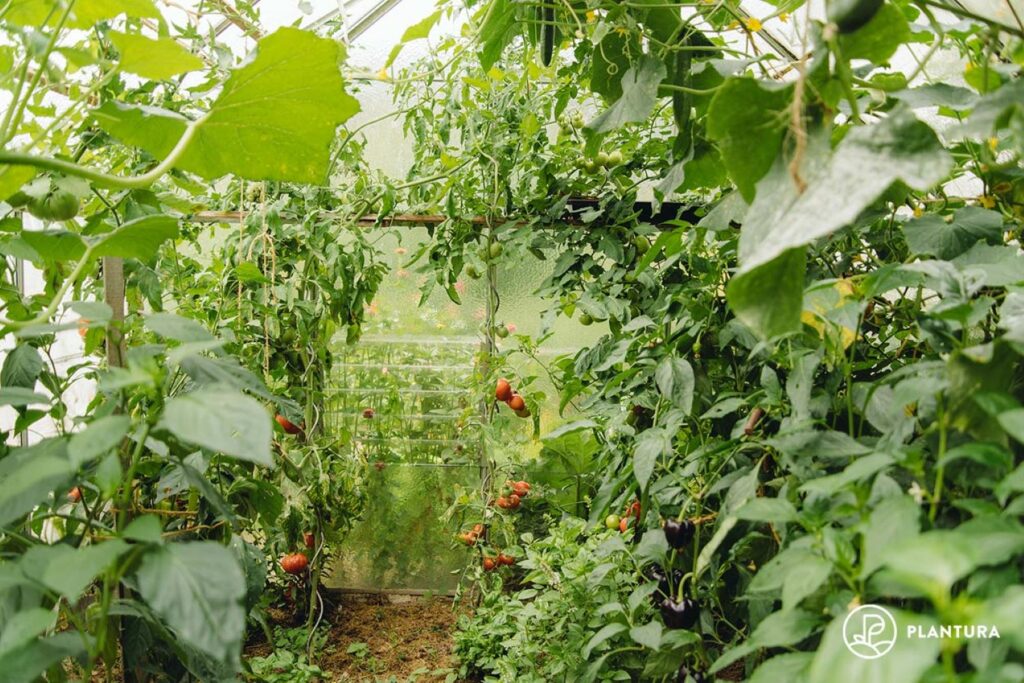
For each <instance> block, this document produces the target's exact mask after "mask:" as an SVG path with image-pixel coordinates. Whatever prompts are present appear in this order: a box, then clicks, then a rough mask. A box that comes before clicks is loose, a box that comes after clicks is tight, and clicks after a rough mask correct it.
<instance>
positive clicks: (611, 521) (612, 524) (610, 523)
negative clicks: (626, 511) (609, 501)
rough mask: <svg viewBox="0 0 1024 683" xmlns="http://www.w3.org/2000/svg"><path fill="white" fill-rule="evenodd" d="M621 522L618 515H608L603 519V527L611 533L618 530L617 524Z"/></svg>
mask: <svg viewBox="0 0 1024 683" xmlns="http://www.w3.org/2000/svg"><path fill="white" fill-rule="evenodd" d="M621 521H622V518H621V517H619V516H618V515H608V516H607V517H605V518H604V526H605V528H606V529H611V530H612V531H618V530H619V523H620V522H621Z"/></svg>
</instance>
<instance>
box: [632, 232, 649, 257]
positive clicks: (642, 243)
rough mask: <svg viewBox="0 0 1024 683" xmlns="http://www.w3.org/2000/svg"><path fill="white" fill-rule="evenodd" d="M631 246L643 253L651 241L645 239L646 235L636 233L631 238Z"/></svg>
mask: <svg viewBox="0 0 1024 683" xmlns="http://www.w3.org/2000/svg"><path fill="white" fill-rule="evenodd" d="M633 246H634V247H636V250H637V251H639V252H641V253H643V252H646V251H647V250H648V249H650V248H651V241H650V240H649V239H647V236H646V235H637V236H636V237H634V238H633Z"/></svg>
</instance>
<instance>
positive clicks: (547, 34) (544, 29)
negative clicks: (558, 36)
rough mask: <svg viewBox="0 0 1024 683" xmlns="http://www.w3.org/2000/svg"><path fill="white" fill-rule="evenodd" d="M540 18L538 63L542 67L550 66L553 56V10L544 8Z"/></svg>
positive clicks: (552, 8)
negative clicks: (540, 63)
mask: <svg viewBox="0 0 1024 683" xmlns="http://www.w3.org/2000/svg"><path fill="white" fill-rule="evenodd" d="M541 16H542V20H541V26H540V29H541V46H540V61H541V62H542V63H543V64H544V66H551V60H552V58H553V57H554V56H555V8H554V7H544V8H543V10H542V14H541Z"/></svg>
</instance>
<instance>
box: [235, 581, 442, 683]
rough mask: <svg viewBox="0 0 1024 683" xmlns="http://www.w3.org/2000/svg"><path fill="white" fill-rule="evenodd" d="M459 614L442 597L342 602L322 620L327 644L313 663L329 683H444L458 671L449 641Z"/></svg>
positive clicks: (256, 648) (253, 652)
mask: <svg viewBox="0 0 1024 683" xmlns="http://www.w3.org/2000/svg"><path fill="white" fill-rule="evenodd" d="M459 609H460V608H458V607H455V608H453V606H452V601H451V599H450V598H443V597H423V598H419V597H416V598H409V599H407V601H403V602H390V601H388V600H387V599H386V598H363V599H351V598H348V597H346V598H345V599H344V600H343V602H342V603H341V604H338V605H336V606H335V607H334V609H333V610H332V612H331V613H330V614H329V615H328V616H327V617H325V620H326V622H327V624H326V626H327V629H326V630H327V638H326V642H325V645H324V647H323V649H322V650H321V652H320V654H319V657H318V658H317V661H316V662H314V663H315V664H316V665H317V666H319V667H320V668H321V669H323V671H324V672H325V673H326V674H327V679H326V680H327V681H331V682H332V683H333V682H335V681H338V682H341V681H344V682H352V683H356V682H358V683H386V682H390V681H397V682H399V683H406V682H407V681H415V682H416V683H430V682H433V681H444V680H445V678H446V677H447V676H448V674H450V673H452V671H453V670H454V669H455V666H456V665H455V662H454V661H453V659H452V638H451V635H452V632H453V631H454V629H455V621H456V619H457V618H458V612H457V611H456V610H459ZM320 628H321V629H325V624H321V626H320ZM269 651H270V645H269V644H267V643H260V644H258V645H257V644H254V645H252V646H250V647H248V648H246V656H247V657H253V656H265V655H266V654H268V653H269Z"/></svg>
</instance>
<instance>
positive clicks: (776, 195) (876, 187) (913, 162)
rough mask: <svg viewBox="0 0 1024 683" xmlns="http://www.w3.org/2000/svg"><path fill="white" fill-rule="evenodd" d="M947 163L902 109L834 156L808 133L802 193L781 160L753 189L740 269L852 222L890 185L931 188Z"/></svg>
mask: <svg viewBox="0 0 1024 683" xmlns="http://www.w3.org/2000/svg"><path fill="white" fill-rule="evenodd" d="M951 165H952V157H951V156H950V155H949V153H948V152H947V151H946V150H945V149H944V148H943V147H942V144H941V143H940V142H939V140H938V138H937V137H936V136H935V132H934V131H932V129H931V128H929V127H928V126H927V125H925V124H924V123H922V122H921V121H918V120H917V119H916V118H915V117H914V115H913V114H912V113H911V112H910V110H909V109H906V108H898V109H896V110H894V111H893V112H892V113H891V114H890V115H889V116H888V117H887V118H886V119H884V120H883V121H882V122H881V123H878V124H875V125H872V126H860V127H857V128H854V129H853V130H852V131H851V132H850V133H849V134H848V135H847V136H846V138H844V139H843V141H842V142H841V143H840V144H839V146H838V147H837V148H836V150H835V152H834V153H831V154H830V153H829V147H828V141H827V139H826V138H825V136H824V135H821V134H818V135H815V136H813V141H812V142H811V143H810V145H809V148H808V150H807V160H806V162H805V164H804V166H803V168H802V172H803V178H804V181H805V182H806V183H807V187H806V189H805V190H804V191H803V192H802V193H801V192H798V191H797V187H796V185H795V183H793V181H792V180H791V179H790V180H789V182H788V183H787V182H783V180H784V178H785V175H784V174H785V173H786V172H788V171H787V166H788V164H785V163H782V164H781V167H779V166H777V167H776V169H775V170H776V171H778V172H773V173H772V174H771V175H770V176H769V177H768V178H766V179H765V181H764V182H765V183H768V184H767V185H766V186H765V188H763V189H764V190H765V191H762V188H760V187H759V188H758V193H757V199H756V200H755V201H754V203H753V204H752V205H751V207H750V211H749V212H748V213H747V217H746V221H745V222H744V224H743V230H742V232H741V233H740V272H741V273H748V272H750V271H751V270H753V269H754V268H756V267H757V266H759V265H761V264H763V263H768V262H769V261H771V260H772V259H774V258H776V257H777V256H779V255H781V254H783V253H784V252H786V251H787V250H789V249H794V248H796V247H800V246H803V245H805V244H809V243H810V242H812V241H814V240H816V239H818V238H820V237H825V236H826V235H829V234H831V233H833V232H835V231H836V230H839V229H840V228H842V227H844V226H847V225H849V224H851V223H853V222H854V221H855V220H856V219H857V216H859V215H860V213H861V212H862V211H863V210H864V209H865V208H867V207H868V206H869V205H871V204H872V203H873V202H874V201H875V200H877V199H878V198H879V197H880V196H881V195H882V193H883V192H885V191H886V190H887V189H888V188H889V187H890V186H891V185H892V184H893V183H896V182H903V183H904V184H906V185H908V186H910V187H912V188H914V189H916V190H927V189H930V188H931V187H932V186H934V185H936V184H937V183H939V182H941V181H942V180H943V179H944V178H945V177H946V174H947V173H948V172H949V169H950V167H951ZM773 294H774V293H773Z"/></svg>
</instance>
